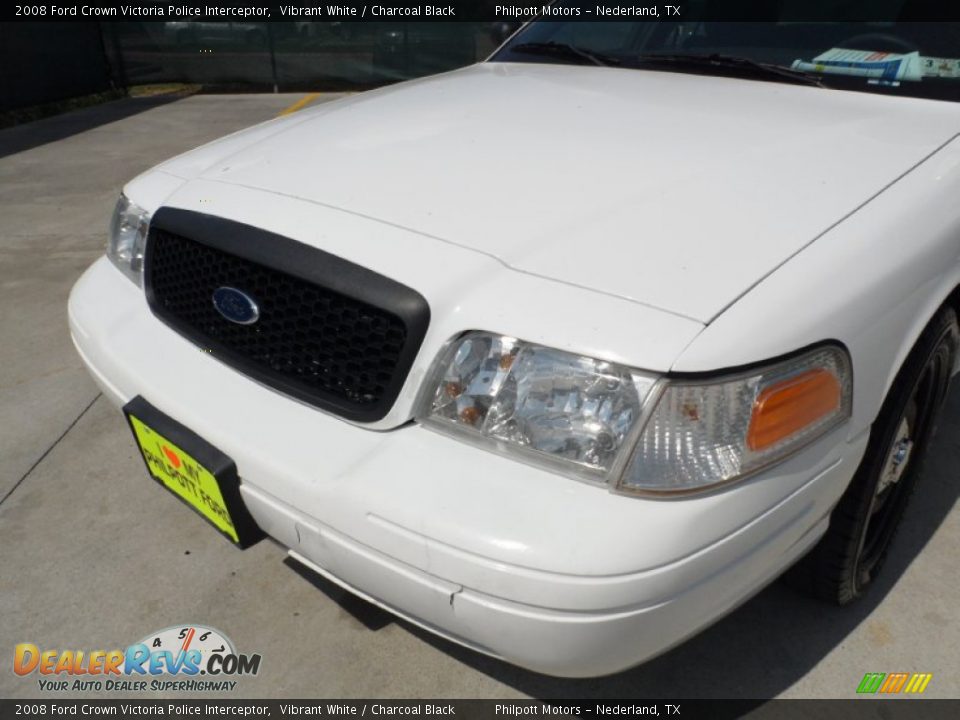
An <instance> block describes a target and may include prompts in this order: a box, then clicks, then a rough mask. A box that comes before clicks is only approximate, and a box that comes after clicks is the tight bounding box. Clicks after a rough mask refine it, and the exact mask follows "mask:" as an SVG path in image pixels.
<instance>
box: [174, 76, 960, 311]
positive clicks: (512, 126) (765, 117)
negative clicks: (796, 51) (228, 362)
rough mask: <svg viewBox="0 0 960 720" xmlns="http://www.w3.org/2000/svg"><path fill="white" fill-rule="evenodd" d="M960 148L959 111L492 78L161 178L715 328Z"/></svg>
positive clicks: (350, 108) (334, 117)
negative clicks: (486, 261) (489, 262)
mask: <svg viewBox="0 0 960 720" xmlns="http://www.w3.org/2000/svg"><path fill="white" fill-rule="evenodd" d="M958 130H960V109H958V107H957V106H956V105H955V104H953V103H946V102H935V101H924V100H914V99H899V98H890V97H879V96H875V95H869V94H865V93H853V92H843V91H834V90H823V89H819V88H815V87H808V86H797V85H786V84H781V83H773V82H758V81H749V80H739V79H730V78H718V77H706V76H696V75H688V74H679V73H664V72H648V71H637V70H621V69H610V68H594V67H573V66H560V65H539V64H501V63H487V64H482V65H476V66H473V67H470V68H466V69H463V70H460V71H456V72H453V73H448V74H445V75H439V76H435V77H431V78H426V79H423V80H419V81H415V82H411V83H405V84H403V85H398V86H393V87H390V88H386V89H383V90H379V91H374V92H370V93H364V94H361V95H357V96H355V97H353V98H351V99H348V100H346V101H341V102H335V103H331V104H329V105H321V106H318V107H316V108H315V109H312V110H308V111H303V112H301V113H298V114H297V115H295V116H293V118H291V119H290V120H288V121H286V122H284V121H281V122H280V123H277V124H267V125H264V126H261V127H260V128H257V129H253V130H251V131H250V133H249V135H248V136H244V134H243V133H241V134H239V135H235V136H233V137H232V138H231V139H229V140H228V141H225V142H223V143H220V144H216V143H215V144H214V145H212V146H208V148H206V149H201V150H199V151H197V152H195V153H193V154H187V155H185V156H181V157H180V158H177V159H174V160H173V161H170V162H168V163H167V164H165V165H164V166H163V170H165V171H166V172H169V173H172V174H176V175H179V176H181V177H191V178H194V177H202V178H204V179H207V180H212V181H215V182H222V183H231V184H236V185H241V186H245V187H251V188H257V189H261V190H266V191H270V192H275V193H280V194H283V195H287V196H294V197H297V198H302V199H304V200H307V201H310V202H315V203H319V204H322V205H325V206H329V207H334V208H337V209H341V210H345V211H348V212H351V213H355V214H358V215H362V216H365V217H369V218H372V219H375V220H378V221H382V222H386V223H390V224H393V225H397V226H401V227H404V228H407V229H412V230H415V231H417V232H419V233H423V234H426V235H429V236H432V237H435V238H438V239H441V240H443V241H445V242H449V243H454V244H456V245H459V246H462V247H466V248H470V249H473V250H476V251H478V252H481V253H485V254H487V255H490V256H493V257H495V258H497V259H498V260H500V261H501V262H503V263H505V264H507V265H508V266H510V267H511V268H514V269H516V270H520V271H523V272H528V273H532V274H536V275H540V276H544V277H549V278H552V279H556V280H560V281H563V282H567V283H571V284H574V285H577V286H582V287H586V288H590V289H592V290H596V291H600V292H603V293H608V294H613V295H616V296H619V297H623V298H626V299H629V300H632V301H635V302H638V303H642V304H644V305H649V306H651V307H655V308H659V309H661V310H666V311H668V312H671V313H674V314H677V315H682V316H684V317H687V318H690V319H694V320H697V321H700V322H709V321H710V320H711V319H713V318H714V317H715V316H716V315H717V314H719V313H720V312H722V311H723V309H724V308H725V307H727V306H728V305H729V304H730V303H731V302H733V301H734V300H735V299H736V298H737V297H739V296H740V295H742V294H743V293H744V292H746V291H747V290H748V289H749V288H750V287H752V286H753V285H754V284H755V283H757V282H758V281H759V280H760V279H761V278H763V277H764V276H765V275H766V274H768V273H770V272H771V271H772V270H773V269H775V268H776V267H777V266H778V265H780V264H782V263H783V262H785V261H786V260H787V259H789V258H790V257H791V256H792V255H793V254H795V253H797V252H798V251H799V250H801V249H802V248H803V247H804V246H805V245H807V244H809V243H810V242H812V241H813V240H815V239H816V238H817V237H818V236H819V235H820V234H822V233H823V232H824V231H825V230H827V229H828V228H830V227H831V226H832V225H834V224H836V223H837V222H839V221H840V220H842V219H843V218H844V217H845V216H846V215H848V214H850V213H852V212H854V211H856V210H857V209H858V208H860V207H861V206H862V205H864V203H866V202H868V201H869V200H870V199H871V198H873V197H874V196H875V195H877V194H878V193H880V192H881V191H882V190H883V189H884V188H885V187H887V186H888V185H889V184H891V183H892V182H895V181H896V180H897V179H898V178H899V177H900V176H902V175H903V174H904V173H907V172H909V171H910V169H911V168H912V167H914V166H915V165H916V164H918V163H920V162H922V161H923V160H924V159H925V158H926V157H928V156H929V155H930V154H931V153H933V152H935V151H936V150H937V149H938V148H939V147H941V146H942V145H943V144H944V143H946V142H947V141H948V140H949V139H950V138H952V137H953V136H955V135H956V134H957V132H958ZM437 272H443V268H437ZM518 302H520V299H518Z"/></svg>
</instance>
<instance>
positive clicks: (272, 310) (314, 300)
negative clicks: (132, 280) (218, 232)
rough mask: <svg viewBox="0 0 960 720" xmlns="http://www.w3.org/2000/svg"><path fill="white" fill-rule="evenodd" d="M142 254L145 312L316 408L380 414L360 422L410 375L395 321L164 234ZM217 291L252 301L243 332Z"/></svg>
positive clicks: (400, 325)
mask: <svg viewBox="0 0 960 720" xmlns="http://www.w3.org/2000/svg"><path fill="white" fill-rule="evenodd" d="M287 242H292V241H287ZM308 252H316V253H318V254H321V253H320V252H319V251H312V250H309V249H308ZM147 255H148V256H147V261H146V273H147V277H146V283H147V291H148V298H149V301H150V305H151V308H152V310H153V311H154V313H155V314H156V315H158V316H159V317H160V318H161V319H163V320H165V321H166V322H167V323H168V324H170V325H171V326H173V327H174V328H175V329H177V330H178V331H180V332H181V333H182V334H184V335H186V336H188V337H190V338H191V339H193V340H194V341H195V342H197V343H198V344H200V345H201V346H202V347H206V348H208V349H210V350H211V352H213V353H214V354H215V355H218V356H219V357H221V359H223V360H225V361H226V362H228V363H230V364H232V365H234V366H236V367H237V368H238V369H240V370H241V371H245V372H247V373H248V374H251V375H253V376H255V377H257V378H258V379H261V380H263V381H265V382H266V383H267V384H270V385H274V386H277V387H279V388H280V389H283V390H287V391H291V390H292V391H293V392H294V394H296V395H298V396H300V397H301V398H305V399H307V400H312V401H315V404H318V405H320V406H323V407H328V406H329V405H330V404H331V402H332V404H333V406H334V407H333V408H332V409H334V410H343V408H344V407H345V406H352V407H354V408H357V409H358V411H359V412H361V413H362V412H364V408H366V409H367V411H370V410H371V409H372V408H376V407H380V411H379V412H375V413H374V414H373V415H372V417H368V418H361V419H376V418H377V417H378V416H382V415H384V414H385V413H386V411H387V410H388V409H389V405H387V406H386V407H383V406H384V403H391V402H392V401H393V400H394V398H395V396H396V393H397V392H398V390H399V385H400V384H401V383H402V381H403V379H404V377H402V376H400V377H398V375H399V374H400V373H401V372H402V374H403V375H405V373H406V372H407V370H408V367H402V366H403V365H404V361H403V357H402V356H403V355H404V354H405V353H404V350H405V344H406V343H407V341H408V339H409V338H408V334H409V333H408V328H407V326H406V324H405V323H404V321H403V320H402V319H401V318H400V317H398V316H397V315H396V314H394V313H392V312H390V311H389V310H386V309H384V308H382V307H375V306H374V305H371V304H368V303H365V302H362V301H359V300H357V299H354V298H351V297H347V296H346V295H343V294H341V293H338V292H336V291H333V290H331V289H329V288H326V287H323V286H321V285H318V284H316V283H314V282H310V281H308V280H305V279H302V278H300V277H297V276H295V275H293V274H290V273H287V272H283V271H281V270H278V269H275V268H272V267H268V266H266V265H264V264H261V263H258V262H254V261H252V260H250V259H247V258H244V257H240V256H238V255H235V254H231V253H228V252H225V251H223V250H221V249H218V248H215V247H211V246H209V245H206V244H203V243H200V242H197V241H195V240H191V239H188V238H186V237H182V236H180V235H178V234H175V233H172V232H168V231H165V230H162V229H157V228H154V230H153V232H152V233H151V237H150V242H149V243H148V250H147ZM324 255H325V254H324ZM327 257H331V256H327ZM318 260H322V258H318ZM336 260H338V261H339V262H341V263H344V262H345V261H342V260H339V259H336ZM360 271H363V272H369V271H365V270H362V269H360ZM384 281H386V278H384ZM388 282H392V281H388ZM220 287H232V288H237V289H239V290H242V291H243V292H244V293H246V294H247V295H249V296H250V297H251V298H252V299H253V300H255V301H256V303H257V305H258V308H259V319H258V320H257V321H256V322H255V323H253V324H251V325H241V324H237V323H235V322H231V321H229V320H227V319H226V318H225V317H223V316H222V315H221V314H220V312H219V311H218V310H217V309H216V308H215V307H214V304H213V293H214V291H215V290H216V289H217V288H220ZM401 287H402V286H401ZM411 292H412V291H411ZM419 340H420V338H416V342H417V344H419ZM415 350H416V348H414V351H415ZM406 354H409V353H406ZM340 414H343V415H347V416H349V415H351V414H352V413H350V412H340Z"/></svg>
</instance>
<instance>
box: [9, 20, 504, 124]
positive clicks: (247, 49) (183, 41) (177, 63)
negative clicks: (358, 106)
mask: <svg viewBox="0 0 960 720" xmlns="http://www.w3.org/2000/svg"><path fill="white" fill-rule="evenodd" d="M503 32H504V28H503V24H502V23H489V22H449V23H445V22H389V23H388V22H382V23H381V22H272V23H257V22H109V23H95V22H91V23H84V22H66V23H56V22H42V23H39V22H38V23H0V111H3V110H13V109H17V108H23V107H28V106H32V105H39V104H42V103H48V102H53V101H57V100H63V99H66V98H72V97H77V96H81V95H88V94H92V93H98V92H102V91H104V90H109V89H114V88H124V87H129V86H131V85H144V84H158V83H189V84H198V85H203V86H204V88H205V89H207V90H213V91H216V90H229V91H265V90H266V91H271V90H273V91H280V92H283V91H301V90H346V89H363V88H369V87H374V86H377V85H383V84H386V83H390V82H396V81H399V80H406V79H409V78H414V77H419V76H422V75H430V74H433V73H437V72H443V71H445V70H451V69H453V68H457V67H461V66H464V65H469V64H471V63H473V62H476V61H477V60H480V59H483V58H484V57H486V56H487V55H489V54H490V53H491V52H492V51H493V49H494V48H495V47H496V46H497V45H498V44H499V42H500V40H501V39H502V35H503Z"/></svg>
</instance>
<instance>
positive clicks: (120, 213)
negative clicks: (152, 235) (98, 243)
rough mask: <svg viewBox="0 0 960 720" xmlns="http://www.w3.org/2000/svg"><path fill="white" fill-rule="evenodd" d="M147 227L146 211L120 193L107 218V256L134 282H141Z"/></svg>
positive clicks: (148, 219)
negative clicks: (108, 228) (108, 224)
mask: <svg viewBox="0 0 960 720" xmlns="http://www.w3.org/2000/svg"><path fill="white" fill-rule="evenodd" d="M149 229H150V214H149V213H148V212H147V211H146V210H144V209H143V208H142V207H140V206H138V205H135V204H134V203H132V202H130V201H129V200H128V199H127V197H126V195H121V196H120V199H119V200H117V206H116V208H115V209H114V211H113V218H112V219H111V220H110V238H109V240H108V241H107V257H108V258H110V260H112V261H113V264H114V265H116V266H117V267H118V268H119V269H120V271H121V272H122V273H123V274H124V275H126V276H127V277H128V278H130V279H131V280H133V282H135V283H136V284H137V285H142V284H143V250H144V247H145V246H146V243H147V232H148V231H149Z"/></svg>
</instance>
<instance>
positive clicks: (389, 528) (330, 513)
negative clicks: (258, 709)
mask: <svg viewBox="0 0 960 720" xmlns="http://www.w3.org/2000/svg"><path fill="white" fill-rule="evenodd" d="M70 326H71V332H72V334H73V339H74V342H75V344H76V346H77V349H78V350H79V352H80V354H81V356H82V357H83V359H84V361H85V362H86V364H87V365H88V367H89V368H90V371H91V373H92V374H93V376H94V378H95V379H96V380H97V382H98V384H99V385H100V386H101V388H102V389H103V391H104V393H105V395H107V396H108V397H109V398H110V399H111V400H112V401H113V402H114V403H116V404H117V405H122V404H124V403H125V402H127V401H128V400H130V399H131V398H133V397H134V396H136V395H142V396H143V397H145V398H146V399H147V400H148V401H149V402H150V403H152V404H153V405H154V406H156V407H157V408H158V409H160V410H161V411H163V412H164V413H166V414H167V415H170V416H171V417H173V418H175V419H176V420H177V421H179V422H181V423H183V424H184V425H186V426H187V427H189V428H190V429H192V430H193V431H194V432H196V433H198V434H200V435H201V436H202V437H204V438H205V439H206V440H207V441H209V442H210V443H212V444H213V445H215V446H216V447H217V448H219V449H220V450H222V451H223V452H224V453H226V454H227V455H229V456H230V457H231V458H233V459H234V461H235V462H236V464H237V468H238V470H239V474H240V477H241V481H242V485H241V491H242V494H243V497H244V499H245V501H246V503H247V504H248V506H249V509H250V512H251V514H252V515H253V516H254V518H255V519H256V520H257V522H258V523H259V524H260V525H261V527H263V529H264V530H265V531H266V532H267V533H268V534H270V535H271V536H272V537H274V538H275V539H276V540H278V541H279V542H281V543H283V544H284V545H285V546H287V547H288V548H290V549H291V551H293V553H294V554H295V556H297V557H299V558H301V559H303V560H304V561H305V562H307V563H308V564H310V565H311V566H313V567H314V569H316V570H317V571H319V572H321V573H323V574H324V575H326V576H328V577H330V578H331V579H333V580H334V581H336V582H338V583H340V584H342V585H344V586H346V587H347V588H349V589H351V590H353V591H355V592H357V593H358V594H360V595H363V596H365V597H367V598H368V599H370V600H372V601H374V602H376V603H378V604H380V605H382V606H384V607H386V608H388V609H390V610H392V611H393V612H395V613H397V614H398V615H402V616H404V617H406V618H408V619H410V620H411V621H413V622H415V623H417V624H419V625H422V626H423V627H426V628H427V629H429V630H432V631H434V632H437V633H439V634H442V635H444V636H446V637H449V638H451V639H453V640H455V641H458V642H461V643H463V644H466V645H469V646H471V647H474V648H476V649H478V650H480V651H482V652H486V653H489V654H492V655H495V656H498V657H502V658H504V659H506V660H508V661H510V662H513V663H516V664H518V665H522V666H525V667H528V668H531V669H534V670H538V671H541V672H545V673H550V674H555V675H565V676H590V675H601V674H606V673H611V672H615V671H618V670H621V669H624V668H626V667H629V666H631V665H634V664H637V663H639V662H642V661H643V660H646V659H648V658H650V657H652V656H653V655H656V654H658V653H660V652H663V651H664V650H666V649H667V648H669V647H671V646H673V645H675V644H677V643H678V642H680V641H681V640H683V639H684V638H686V637H688V636H689V635H691V634H693V633H694V632H696V631H697V630H699V629H701V628H702V627H704V626H705V625H707V624H709V623H711V622H712V621H714V620H716V619H717V618H718V617H720V616H721V615H723V614H724V613H726V612H728V611H729V610H731V609H732V608H733V607H735V606H736V605H737V604H738V603H740V602H742V601H743V600H744V599H746V598H747V597H749V596H750V595H752V594H753V593H755V592H756V591H757V590H759V589H760V588H762V587H763V586H764V584H766V583H767V582H769V581H770V580H772V579H773V578H774V577H776V575H778V574H779V573H780V572H781V571H782V570H784V569H785V568H786V567H788V566H789V565H790V564H791V563H792V562H793V561H794V560H795V559H797V558H798V557H800V555H802V554H803V552H804V551H805V550H806V549H808V548H809V547H810V546H811V544H812V543H814V542H815V541H816V540H817V539H818V538H819V536H820V535H821V534H822V533H823V531H824V530H825V529H826V523H827V517H828V515H829V511H830V509H831V508H832V507H833V505H834V504H835V502H836V501H837V499H838V498H839V496H840V494H841V493H842V492H843V489H844V488H845V487H846V484H847V482H848V481H849V478H850V477H851V475H852V473H853V471H854V470H855V468H856V465H857V463H858V462H859V459H860V457H861V455H862V453H863V450H864V447H865V445H866V436H865V435H862V436H860V437H859V438H858V439H857V440H856V441H854V442H852V443H849V444H848V443H846V442H844V441H843V436H842V433H843V431H842V430H841V431H838V432H837V433H834V434H832V435H831V436H828V437H826V438H824V439H822V440H821V441H820V442H818V443H816V444H815V445H813V446H812V447H810V448H808V449H807V450H805V451H804V452H802V453H800V454H798V455H796V456H794V457H793V458H791V459H790V460H789V461H787V462H785V463H783V464H781V465H779V466H778V467H777V468H775V469H774V470H773V471H771V472H768V473H765V474H763V475H761V476H758V477H755V478H753V479H751V480H750V481H748V482H744V483H742V484H740V485H737V486H734V487H731V488H728V489H726V490H724V491H723V492H717V493H713V494H708V495H703V496H699V497H693V498H686V499H679V500H652V499H641V498H632V497H624V496H620V495H616V494H612V493H610V492H607V491H606V490H605V489H603V488H598V487H594V486H591V485H587V484H584V483H579V482H576V481H573V480H569V479H565V478H562V477H559V476H556V475H553V474H551V473H549V472H546V471H544V470H540V469H536V468H532V467H530V466H528V465H524V464H522V463H519V462H515V461H513V460H511V459H508V458H504V457H501V456H498V455H494V454H492V453H488V452H485V451H484V450H481V449H477V448H474V447H471V446H468V445H465V444H462V443H460V442H458V441H456V440H454V439H451V438H448V437H445V436H442V435H439V434H436V433H434V432H432V431H430V430H428V429H425V428H423V427H421V426H419V425H415V424H409V425H406V426H403V427H401V428H399V429H396V430H393V431H388V432H376V431H372V430H369V429H365V428H361V427H357V426H355V425H351V424H349V423H347V422H344V421H342V420H340V419H339V418H336V417H333V416H330V415H328V414H326V413H324V412H322V411H319V410H317V409H315V408H312V407H309V406H307V405H304V404H301V403H299V402H296V401H294V400H290V399H289V398H286V397H284V396H282V395H279V394H278V393H276V392H274V391H272V390H270V389H268V388H265V387H263V386H261V385H259V384H257V383H256V382H253V381H251V380H249V379H248V378H246V377H244V376H243V375H241V374H239V373H237V372H236V371H234V370H232V369H230V368H229V367H227V366H225V365H223V364H221V363H220V362H219V361H217V360H216V359H214V358H213V357H211V356H209V355H208V354H206V353H204V352H203V351H202V350H200V349H199V348H198V347H196V346H195V345H193V344H191V343H190V342H188V341H186V340H184V339H183V338H182V337H180V336H179V335H177V334H176V333H174V332H173V331H172V330H170V329H169V328H167V327H166V326H165V325H164V324H162V323H161V322H160V321H158V320H157V319H156V318H155V317H154V316H153V315H152V314H151V313H150V311H149V309H148V307H147V305H146V301H145V299H144V297H143V293H142V291H140V290H139V289H138V288H136V287H135V286H134V285H133V284H132V283H130V282H129V280H127V279H126V278H124V277H123V276H122V275H121V274H120V273H119V272H117V271H116V270H115V269H114V268H113V267H112V266H111V265H110V264H109V262H108V261H106V260H105V259H101V260H100V261H98V262H97V263H95V264H94V265H93V266H92V267H91V268H90V269H89V270H88V271H87V273H86V274H85V275H84V276H83V277H82V278H81V279H80V280H79V281H78V282H77V285H76V286H75V287H74V290H73V293H72V295H71V298H70ZM211 538H213V533H211Z"/></svg>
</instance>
